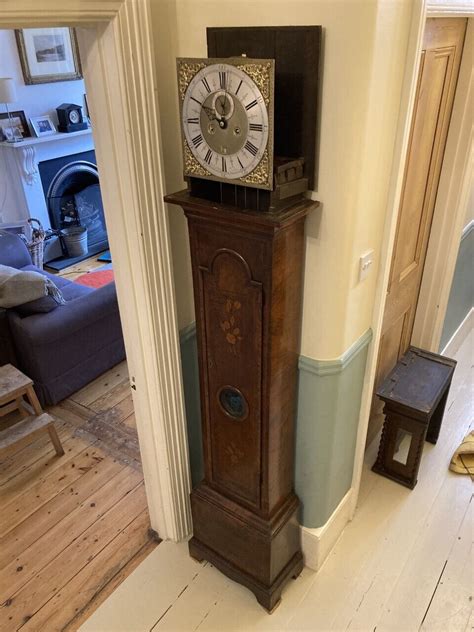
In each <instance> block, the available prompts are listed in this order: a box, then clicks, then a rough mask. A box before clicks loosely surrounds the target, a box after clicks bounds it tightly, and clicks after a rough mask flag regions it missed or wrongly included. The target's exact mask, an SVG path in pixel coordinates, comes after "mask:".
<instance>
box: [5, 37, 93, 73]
mask: <svg viewBox="0 0 474 632" xmlns="http://www.w3.org/2000/svg"><path fill="white" fill-rule="evenodd" d="M15 36H16V42H17V45H18V53H19V55H20V62H21V68H22V70H23V77H24V79H25V83H26V84H35V83H52V82H54V81H73V80H75V79H81V78H82V72H81V62H80V59H79V49H78V46H77V39H76V33H75V31H74V29H72V28H67V27H62V28H37V29H17V30H15Z"/></svg>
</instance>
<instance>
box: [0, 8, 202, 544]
mask: <svg viewBox="0 0 474 632" xmlns="http://www.w3.org/2000/svg"><path fill="white" fill-rule="evenodd" d="M64 25H69V26H71V27H75V28H76V30H77V34H78V41H79V49H80V54H81V59H82V63H83V68H84V71H85V74H86V76H87V81H86V87H87V95H88V104H89V109H90V112H91V116H92V118H93V120H94V125H95V127H94V133H95V138H96V150H97V159H98V166H99V171H104V170H106V171H107V174H108V176H107V181H106V182H104V183H103V186H102V196H103V201H104V210H105V214H106V219H107V224H108V228H109V231H108V232H109V240H110V246H111V252H112V256H114V253H115V252H117V253H120V258H119V259H118V260H117V266H116V270H115V273H116V285H117V293H118V298H119V304H120V310H121V318H122V326H123V330H124V337H125V343H126V350H127V358H128V364H129V370H130V376H129V379H130V384H131V388H132V390H133V396H134V407H135V414H136V422H137V430H138V436H139V442H140V451H141V457H142V462H143V470H144V478H145V487H146V496H147V504H148V508H149V512H150V520H151V525H152V528H153V529H154V530H155V531H157V532H158V533H159V535H160V537H161V538H163V539H172V540H175V541H177V540H180V539H182V538H183V537H185V536H186V535H188V534H189V533H190V531H191V517H190V506H189V491H190V474H189V462H188V446H187V441H186V430H185V428H186V426H185V421H184V403H183V394H182V379H181V365H180V353H179V341H178V332H177V323H176V314H175V300H174V288H173V282H172V273H171V257H170V245H169V236H168V223H167V215H166V212H165V207H164V204H163V202H162V200H163V184H162V179H161V173H162V157H161V151H160V133H159V126H158V120H159V112H158V105H157V97H156V92H157V88H156V85H155V76H154V69H153V54H152V39H151V24H150V15H149V7H148V4H147V3H146V2H135V1H134V0H117V1H116V2H113V3H110V2H103V3H92V4H91V2H89V1H88V0H78V1H77V2H75V3H73V4H70V3H64V2H62V1H61V0H48V2H47V3H46V4H44V3H43V5H42V6H39V5H38V6H37V5H36V4H34V6H33V5H32V3H31V1H30V0H15V1H9V0H7V1H6V2H3V3H2V8H1V12H0V28H5V29H11V28H31V27H38V26H64Z"/></svg>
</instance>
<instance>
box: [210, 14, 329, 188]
mask: <svg viewBox="0 0 474 632" xmlns="http://www.w3.org/2000/svg"><path fill="white" fill-rule="evenodd" d="M321 30H322V29H321V26H284V27H280V26H250V27H246V26H244V27H212V28H208V29H207V53H208V56H209V57H235V56H240V55H242V54H243V53H245V54H246V55H247V57H253V58H257V59H274V60H275V156H281V157H288V158H299V157H301V156H303V157H304V158H305V175H306V177H307V178H308V180H309V182H308V186H309V188H310V189H313V188H314V186H315V165H316V152H317V147H316V139H317V136H318V134H317V130H318V123H319V121H318V95H319V71H320V69H319V66H320V57H321Z"/></svg>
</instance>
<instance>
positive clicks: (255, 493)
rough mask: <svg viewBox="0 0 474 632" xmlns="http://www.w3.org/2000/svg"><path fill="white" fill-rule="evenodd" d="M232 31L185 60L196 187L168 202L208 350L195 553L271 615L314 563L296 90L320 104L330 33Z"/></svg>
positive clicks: (202, 355) (184, 95)
mask: <svg viewBox="0 0 474 632" xmlns="http://www.w3.org/2000/svg"><path fill="white" fill-rule="evenodd" d="M222 31H225V37H221V30H220V29H212V30H209V29H208V44H209V50H210V52H211V53H212V55H213V56H212V57H211V58H209V59H179V60H178V62H177V70H178V93H179V107H180V117H181V126H182V148H183V164H184V175H185V177H186V179H187V181H188V189H187V190H185V191H180V192H178V193H174V194H171V195H167V196H166V197H165V200H166V201H167V202H168V203H170V204H175V205H178V206H180V207H181V208H182V209H183V210H184V212H185V214H186V217H187V220H188V227H189V238H190V249H191V261H192V271H193V287H194V302H195V311H196V332H197V343H198V355H199V379H200V394H201V415H202V431H203V453H204V466H205V471H204V480H202V481H201V482H200V483H199V484H198V485H197V486H196V487H195V488H194V489H193V491H192V493H191V507H192V515H193V538H192V539H191V540H190V542H189V551H190V554H191V555H192V556H193V557H195V558H196V559H198V560H203V559H205V560H209V561H210V562H211V563H212V564H213V565H214V566H216V567H217V568H218V569H220V570H221V571H222V572H224V573H225V574H226V575H228V576H229V577H231V578H232V579H234V580H236V581H238V582H240V583H242V584H243V585H245V586H247V587H248V588H249V589H250V590H251V591H253V592H254V594H255V595H256V597H257V599H258V601H259V602H260V603H261V604H262V605H263V606H264V607H265V608H266V609H267V610H268V611H269V612H271V611H272V610H273V609H274V608H275V607H276V606H277V605H278V603H279V601H280V597H281V591H282V589H283V586H284V585H285V582H286V581H287V580H288V579H290V578H291V577H296V576H297V575H298V574H299V573H300V572H301V570H302V568H303V557H302V553H301V548H300V533H299V525H298V521H297V512H298V507H299V500H298V498H297V496H296V494H295V492H294V490H293V459H294V427H295V411H296V392H297V368H298V354H299V340H300V328H301V299H302V269H303V260H304V244H305V239H304V225H305V219H306V216H307V215H308V213H310V212H311V211H312V210H313V209H315V208H316V207H317V206H318V202H314V201H311V200H309V199H306V197H305V192H306V190H307V188H308V183H309V182H310V181H311V182H313V181H314V174H311V173H309V172H308V171H307V167H308V165H310V166H311V168H314V164H315V163H314V151H315V142H316V133H315V122H314V121H313V120H312V119H307V116H306V115H307V109H308V108H306V106H304V105H303V104H301V103H297V101H295V93H294V90H293V87H294V86H296V85H298V86H300V87H303V91H302V92H300V93H299V98H300V99H304V98H307V99H308V100H309V102H310V105H309V106H308V107H309V109H310V110H311V111H312V108H316V105H315V104H316V103H317V90H316V89H313V88H316V87H317V82H316V85H315V84H314V81H313V77H314V75H316V76H317V68H318V64H317V61H318V59H319V41H320V39H319V38H320V27H309V28H308V27H302V28H299V27H295V28H293V27H291V29H288V28H276V27H270V28H269V29H266V28H262V29H260V32H259V34H258V37H255V33H254V30H253V29H251V28H250V29H222ZM249 33H250V34H249ZM252 46H253V48H252ZM211 49H212V50H211ZM230 49H231V50H230ZM295 51H296V54H297V55H296V57H295ZM242 54H246V56H244V57H243V56H242ZM226 55H230V57H227V56H226ZM288 56H289V57H290V58H291V64H290V66H288V60H287V57H288ZM298 56H299V57H298ZM313 58H314V60H315V64H314V66H313V67H312V69H311V71H310V72H308V71H307V70H306V68H305V66H304V63H303V62H304V61H308V60H310V59H313ZM298 60H299V61H298ZM302 77H303V80H301V79H302ZM305 77H306V78H307V79H308V82H309V83H308V82H307V81H306V79H305ZM308 85H309V86H313V88H312V89H305V87H306V88H308ZM290 88H291V89H290ZM282 113H283V114H284V116H282ZM314 113H315V116H316V110H315V109H314ZM295 114H296V115H298V117H299V118H298V120H296V121H295V123H294V125H293V129H292V130H290V129H289V127H288V124H287V123H286V119H287V118H288V119H289V120H291V117H292V116H293V115H295ZM306 120H310V123H308V125H306V126H305V125H303V124H302V121H306ZM277 121H284V123H280V124H277ZM290 132H291V133H290ZM293 132H296V133H297V139H299V141H298V142H295V139H294V138H293V135H292V133H293ZM308 134H312V140H311V143H310V145H306V144H305V143H306V141H307V140H308ZM277 146H278V152H277V151H276V147H277ZM305 168H306V172H305Z"/></svg>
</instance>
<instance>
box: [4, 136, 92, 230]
mask: <svg viewBox="0 0 474 632" xmlns="http://www.w3.org/2000/svg"><path fill="white" fill-rule="evenodd" d="M91 149H94V142H93V139H92V130H91V129H86V130H82V131H80V132H71V133H69V134H61V133H58V134H52V135H51V136H43V137H40V138H25V139H24V140H22V141H19V142H18V143H6V142H4V143H0V170H1V172H2V173H1V174H0V187H1V189H4V190H3V191H1V189H0V204H1V208H0V224H1V223H11V222H17V221H21V220H25V219H29V218H30V217H34V218H35V219H39V220H40V222H41V223H42V224H43V227H44V228H50V227H51V224H50V221H49V215H48V209H47V206H46V200H45V196H44V192H43V185H42V184H41V178H40V174H39V170H38V164H39V163H40V162H44V161H45V160H53V159H54V158H60V157H62V156H71V155H73V154H78V153H81V152H83V151H90V150H91Z"/></svg>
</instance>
